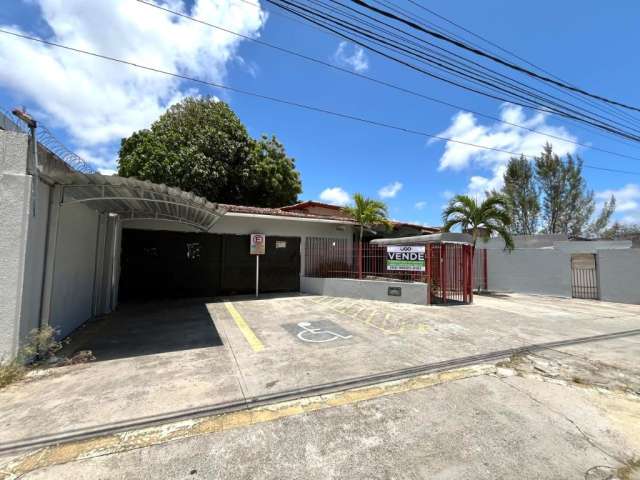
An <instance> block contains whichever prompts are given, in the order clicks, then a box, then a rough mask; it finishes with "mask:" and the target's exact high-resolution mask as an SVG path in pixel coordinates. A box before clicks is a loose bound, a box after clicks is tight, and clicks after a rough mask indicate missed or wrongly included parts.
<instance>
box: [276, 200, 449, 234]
mask: <svg viewBox="0 0 640 480" xmlns="http://www.w3.org/2000/svg"><path fill="white" fill-rule="evenodd" d="M309 207H319V208H326V209H330V210H334V211H336V213H337V215H317V214H315V215H311V214H307V213H305V212H303V210H306V209H307V208H309ZM278 210H280V211H284V212H292V213H293V212H296V213H299V214H301V215H308V216H311V217H317V218H321V217H330V218H342V219H344V218H345V217H346V214H344V211H343V207H341V206H339V205H331V204H330V203H323V202H316V201H314V200H306V201H304V202H299V203H295V204H293V205H287V206H284V207H280V208H279V209H278ZM338 212H340V213H338ZM352 223H356V222H352ZM391 223H392V224H393V226H394V227H396V228H402V227H409V228H415V229H417V230H422V231H424V232H429V233H436V232H439V231H440V227H431V226H427V225H419V224H417V223H408V222H401V221H397V220H391Z"/></svg>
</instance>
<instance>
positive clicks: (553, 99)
mask: <svg viewBox="0 0 640 480" xmlns="http://www.w3.org/2000/svg"><path fill="white" fill-rule="evenodd" d="M285 1H286V0H285ZM308 1H310V2H312V3H314V4H316V5H321V6H323V7H324V8H326V9H328V10H330V11H332V12H336V11H337V12H338V13H341V14H342V15H344V16H345V17H347V18H351V19H354V17H353V16H352V15H349V14H346V13H344V12H340V11H339V10H337V9H336V8H334V7H330V6H327V5H323V4H322V3H321V2H320V1H319V0H308ZM331 2H332V3H334V4H338V5H340V6H341V7H343V8H345V9H347V10H349V11H351V12H354V13H357V14H358V15H360V16H363V17H365V18H367V19H370V20H373V21H375V22H377V23H379V24H382V25H384V26H387V27H390V28H392V29H393V30H395V31H397V32H400V33H402V34H404V35H407V36H409V37H411V39H415V40H417V41H419V42H422V43H425V44H427V45H429V46H431V47H433V48H436V49H439V50H442V51H443V52H445V57H446V56H447V55H449V56H451V57H455V59H454V60H453V64H455V66H457V68H462V69H463V70H464V71H465V72H467V73H472V74H473V73H475V74H476V75H478V69H481V70H483V71H487V72H490V73H489V74H487V73H485V72H482V73H480V75H482V77H484V78H485V79H486V78H489V79H490V80H492V81H494V82H498V83H500V84H502V85H503V86H507V87H509V88H512V89H515V90H516V91H519V92H521V93H525V94H528V95H530V96H532V97H534V98H537V99H540V100H544V101H547V102H549V101H550V100H549V98H551V104H552V105H554V106H555V107H563V108H567V107H566V105H565V106H562V105H560V104H559V103H557V102H564V103H565V104H567V105H569V106H570V107H573V108H569V110H570V111H571V112H574V113H576V114H582V115H585V114H584V113H582V112H578V111H577V110H575V108H577V109H583V110H584V111H586V112H587V113H588V114H589V115H588V118H591V119H594V120H598V119H596V118H595V117H593V116H592V115H598V114H597V113H594V112H592V111H589V110H586V109H584V107H579V106H577V105H575V104H573V103H571V102H569V101H567V100H562V99H559V98H558V97H555V96H553V95H552V94H550V93H547V92H543V91H541V90H539V89H537V88H535V87H532V86H529V85H526V84H524V83H523V82H522V81H519V80H515V79H513V78H511V77H508V76H506V75H504V74H502V73H499V72H496V71H493V70H491V69H490V68H487V67H485V66H484V65H482V64H480V63H477V62H475V61H473V60H470V59H468V58H466V57H464V56H461V55H459V54H457V53H454V52H452V51H450V50H447V49H446V48H443V47H441V46H438V45H436V44H434V43H431V42H428V41H426V40H424V39H422V38H421V37H418V36H415V35H412V34H410V33H407V32H404V31H403V30H401V29H399V28H397V27H395V26H392V25H389V24H387V23H385V22H383V21H381V20H379V19H378V18H375V17H372V16H369V15H367V14H366V13H364V12H361V11H359V10H357V9H354V8H351V7H349V6H347V5H343V4H341V3H340V2H338V1H336V0H331ZM356 21H360V22H361V23H363V24H365V25H368V26H370V27H372V25H371V24H370V23H368V22H366V21H363V20H358V19H356ZM373 28H376V27H375V26H373ZM380 29H381V30H382V31H383V32H384V33H386V34H387V35H392V36H395V37H396V38H399V37H398V36H397V34H395V33H393V32H389V31H388V30H385V29H384V28H380ZM403 40H404V41H405V42H407V43H410V44H413V45H417V44H416V42H415V41H413V40H406V39H403ZM426 50H427V51H430V52H433V50H431V49H426ZM434 53H435V52H434ZM435 54H436V55H438V56H439V58H440V59H442V55H440V54H438V53H435ZM441 61H443V62H445V63H447V64H449V65H450V66H451V65H453V64H452V63H450V62H449V61H447V60H441ZM461 61H462V62H466V63H469V64H471V65H472V67H470V68H471V70H470V69H469V68H468V67H465V66H463V67H461V66H460V65H461ZM474 70H475V72H474ZM492 75H497V76H498V77H501V78H502V79H505V80H506V82H505V80H502V79H499V78H496V77H495V76H492ZM476 78H477V77H476ZM511 82H515V84H516V85H514V84H513V83H511ZM483 83H484V82H483ZM518 85H520V86H521V87H524V88H525V89H526V88H529V89H532V90H533V91H534V92H536V93H531V92H530V91H529V92H527V91H526V90H525V89H523V88H520V87H519V86H518ZM551 87H552V88H555V89H557V90H560V89H558V87H555V86H554V85H551ZM563 93H567V92H563ZM543 96H546V97H549V98H544V97H543ZM569 96H572V97H573V96H574V95H573V94H572V93H571V92H569ZM519 97H520V98H522V97H521V96H519ZM600 110H602V109H600ZM605 121H607V122H613V123H615V124H617V125H618V126H627V127H628V123H629V121H628V120H625V123H620V122H619V121H616V120H612V119H610V118H607V119H605ZM628 128H629V127H628ZM631 129H632V130H634V131H636V132H637V133H640V130H637V129H636V128H633V127H631Z"/></svg>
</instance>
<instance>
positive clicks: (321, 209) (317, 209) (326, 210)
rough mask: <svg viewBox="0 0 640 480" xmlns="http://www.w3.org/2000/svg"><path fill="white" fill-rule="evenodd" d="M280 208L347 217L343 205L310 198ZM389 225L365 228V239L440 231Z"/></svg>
mask: <svg viewBox="0 0 640 480" xmlns="http://www.w3.org/2000/svg"><path fill="white" fill-rule="evenodd" d="M280 210H282V211H285V212H299V213H305V214H309V215H317V216H328V217H342V218H349V215H348V214H347V213H346V212H345V210H344V208H343V207H340V206H337V205H331V204H328V203H322V202H315V201H312V200H307V201H305V202H300V203H296V204H294V205H288V206H285V207H280ZM391 225H392V228H391V229H390V230H388V229H386V228H384V227H383V226H374V227H372V228H370V229H367V230H366V231H365V236H364V239H365V241H370V240H373V239H376V238H400V237H411V236H415V235H429V234H432V233H439V232H440V228H439V227H430V226H425V225H418V224H414V223H407V222H400V221H395V220H392V221H391Z"/></svg>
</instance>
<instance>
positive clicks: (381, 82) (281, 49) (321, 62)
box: [137, 0, 640, 161]
mask: <svg viewBox="0 0 640 480" xmlns="http://www.w3.org/2000/svg"><path fill="white" fill-rule="evenodd" d="M137 1H138V2H139V3H142V4H144V5H148V6H150V7H153V8H156V9H158V10H162V11H164V12H167V13H170V14H172V15H176V16H179V17H182V18H185V19H188V20H191V21H193V22H196V23H200V24H202V25H206V26H208V27H212V28H215V29H218V30H220V31H223V32H226V33H229V34H232V35H235V36H237V37H240V38H243V39H245V40H249V41H251V42H254V43H257V44H259V45H262V46H265V47H268V48H272V49H274V50H276V51H279V52H282V53H286V54H288V55H292V56H295V57H297V58H301V59H304V60H307V61H310V62H313V63H316V64H319V65H322V66H324V67H327V68H331V69H335V70H338V71H340V72H343V73H347V74H349V75H352V76H355V77H357V78H362V79H365V80H368V81H371V82H374V83H377V84H379V85H383V86H385V87H388V88H392V89H394V90H398V91H400V92H403V93H407V94H410V95H413V96H416V97H419V98H423V99H425V100H428V101H431V102H435V103H439V104H441V105H445V106H448V107H451V108H454V109H457V110H463V111H467V112H469V113H473V114H475V115H478V116H481V117H485V118H488V119H491V120H494V121H497V122H499V123H502V124H505V125H509V126H512V127H516V128H520V129H523V130H527V131H530V132H533V133H536V134H539V135H542V136H545V137H549V138H554V139H556V140H560V141H563V142H567V143H571V144H574V145H578V146H581V147H584V148H589V149H592V150H596V151H600V152H603V153H607V154H610V155H615V156H619V157H623V158H628V159H632V160H638V161H640V157H634V156H631V155H626V154H623V153H618V152H613V151H610V150H606V149H602V148H599V147H594V146H592V145H588V144H585V143H580V142H577V141H574V140H570V139H568V138H564V137H560V136H557V135H553V134H550V133H544V132H541V131H539V130H536V129H533V128H530V127H525V126H523V125H519V124H517V123H512V122H507V121H504V120H502V119H500V118H498V117H495V116H492V115H487V114H484V113H481V112H477V111H474V110H471V109H468V108H465V107H462V106H459V105H455V104H452V103H449V102H446V101H444V100H440V99H437V98H434V97H430V96H428V95H424V94H422V93H419V92H416V91H413V90H409V89H406V88H404V87H401V86H398V85H395V84H392V83H389V82H386V81H384V80H380V79H378V78H375V77H371V76H369V75H364V74H361V73H357V72H354V71H353V70H349V69H347V68H342V67H340V66H338V65H335V64H332V63H329V62H325V61H324V60H320V59H318V58H315V57H311V56H308V55H305V54H302V53H299V52H296V51H293V50H290V49H287V48H284V47H281V46H279V45H274V44H272V43H268V42H266V41H264V40H260V39H257V38H254V37H251V36H249V35H244V34H241V33H238V32H234V31H232V30H229V29H227V28H224V27H221V26H219V25H214V24H212V23H209V22H206V21H204V20H201V19H199V18H196V17H192V16H190V15H187V14H185V13H182V12H178V11H175V10H171V9H169V8H166V7H163V6H161V5H156V4H154V3H150V2H148V1H146V0H137Z"/></svg>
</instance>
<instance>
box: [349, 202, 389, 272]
mask: <svg viewBox="0 0 640 480" xmlns="http://www.w3.org/2000/svg"><path fill="white" fill-rule="evenodd" d="M353 202H354V206H353V207H345V208H344V211H345V212H346V213H347V214H348V215H349V216H350V217H351V218H353V219H354V220H355V221H356V222H357V223H358V224H359V225H360V241H359V242H358V278H362V236H363V234H364V229H365V227H372V226H373V225H384V226H385V227H387V228H389V227H390V226H391V222H389V220H388V218H387V217H388V215H389V213H388V210H387V205H386V204H385V203H384V202H380V201H378V200H374V199H372V198H366V197H364V196H363V195H362V194H360V193H356V194H354V195H353Z"/></svg>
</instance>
